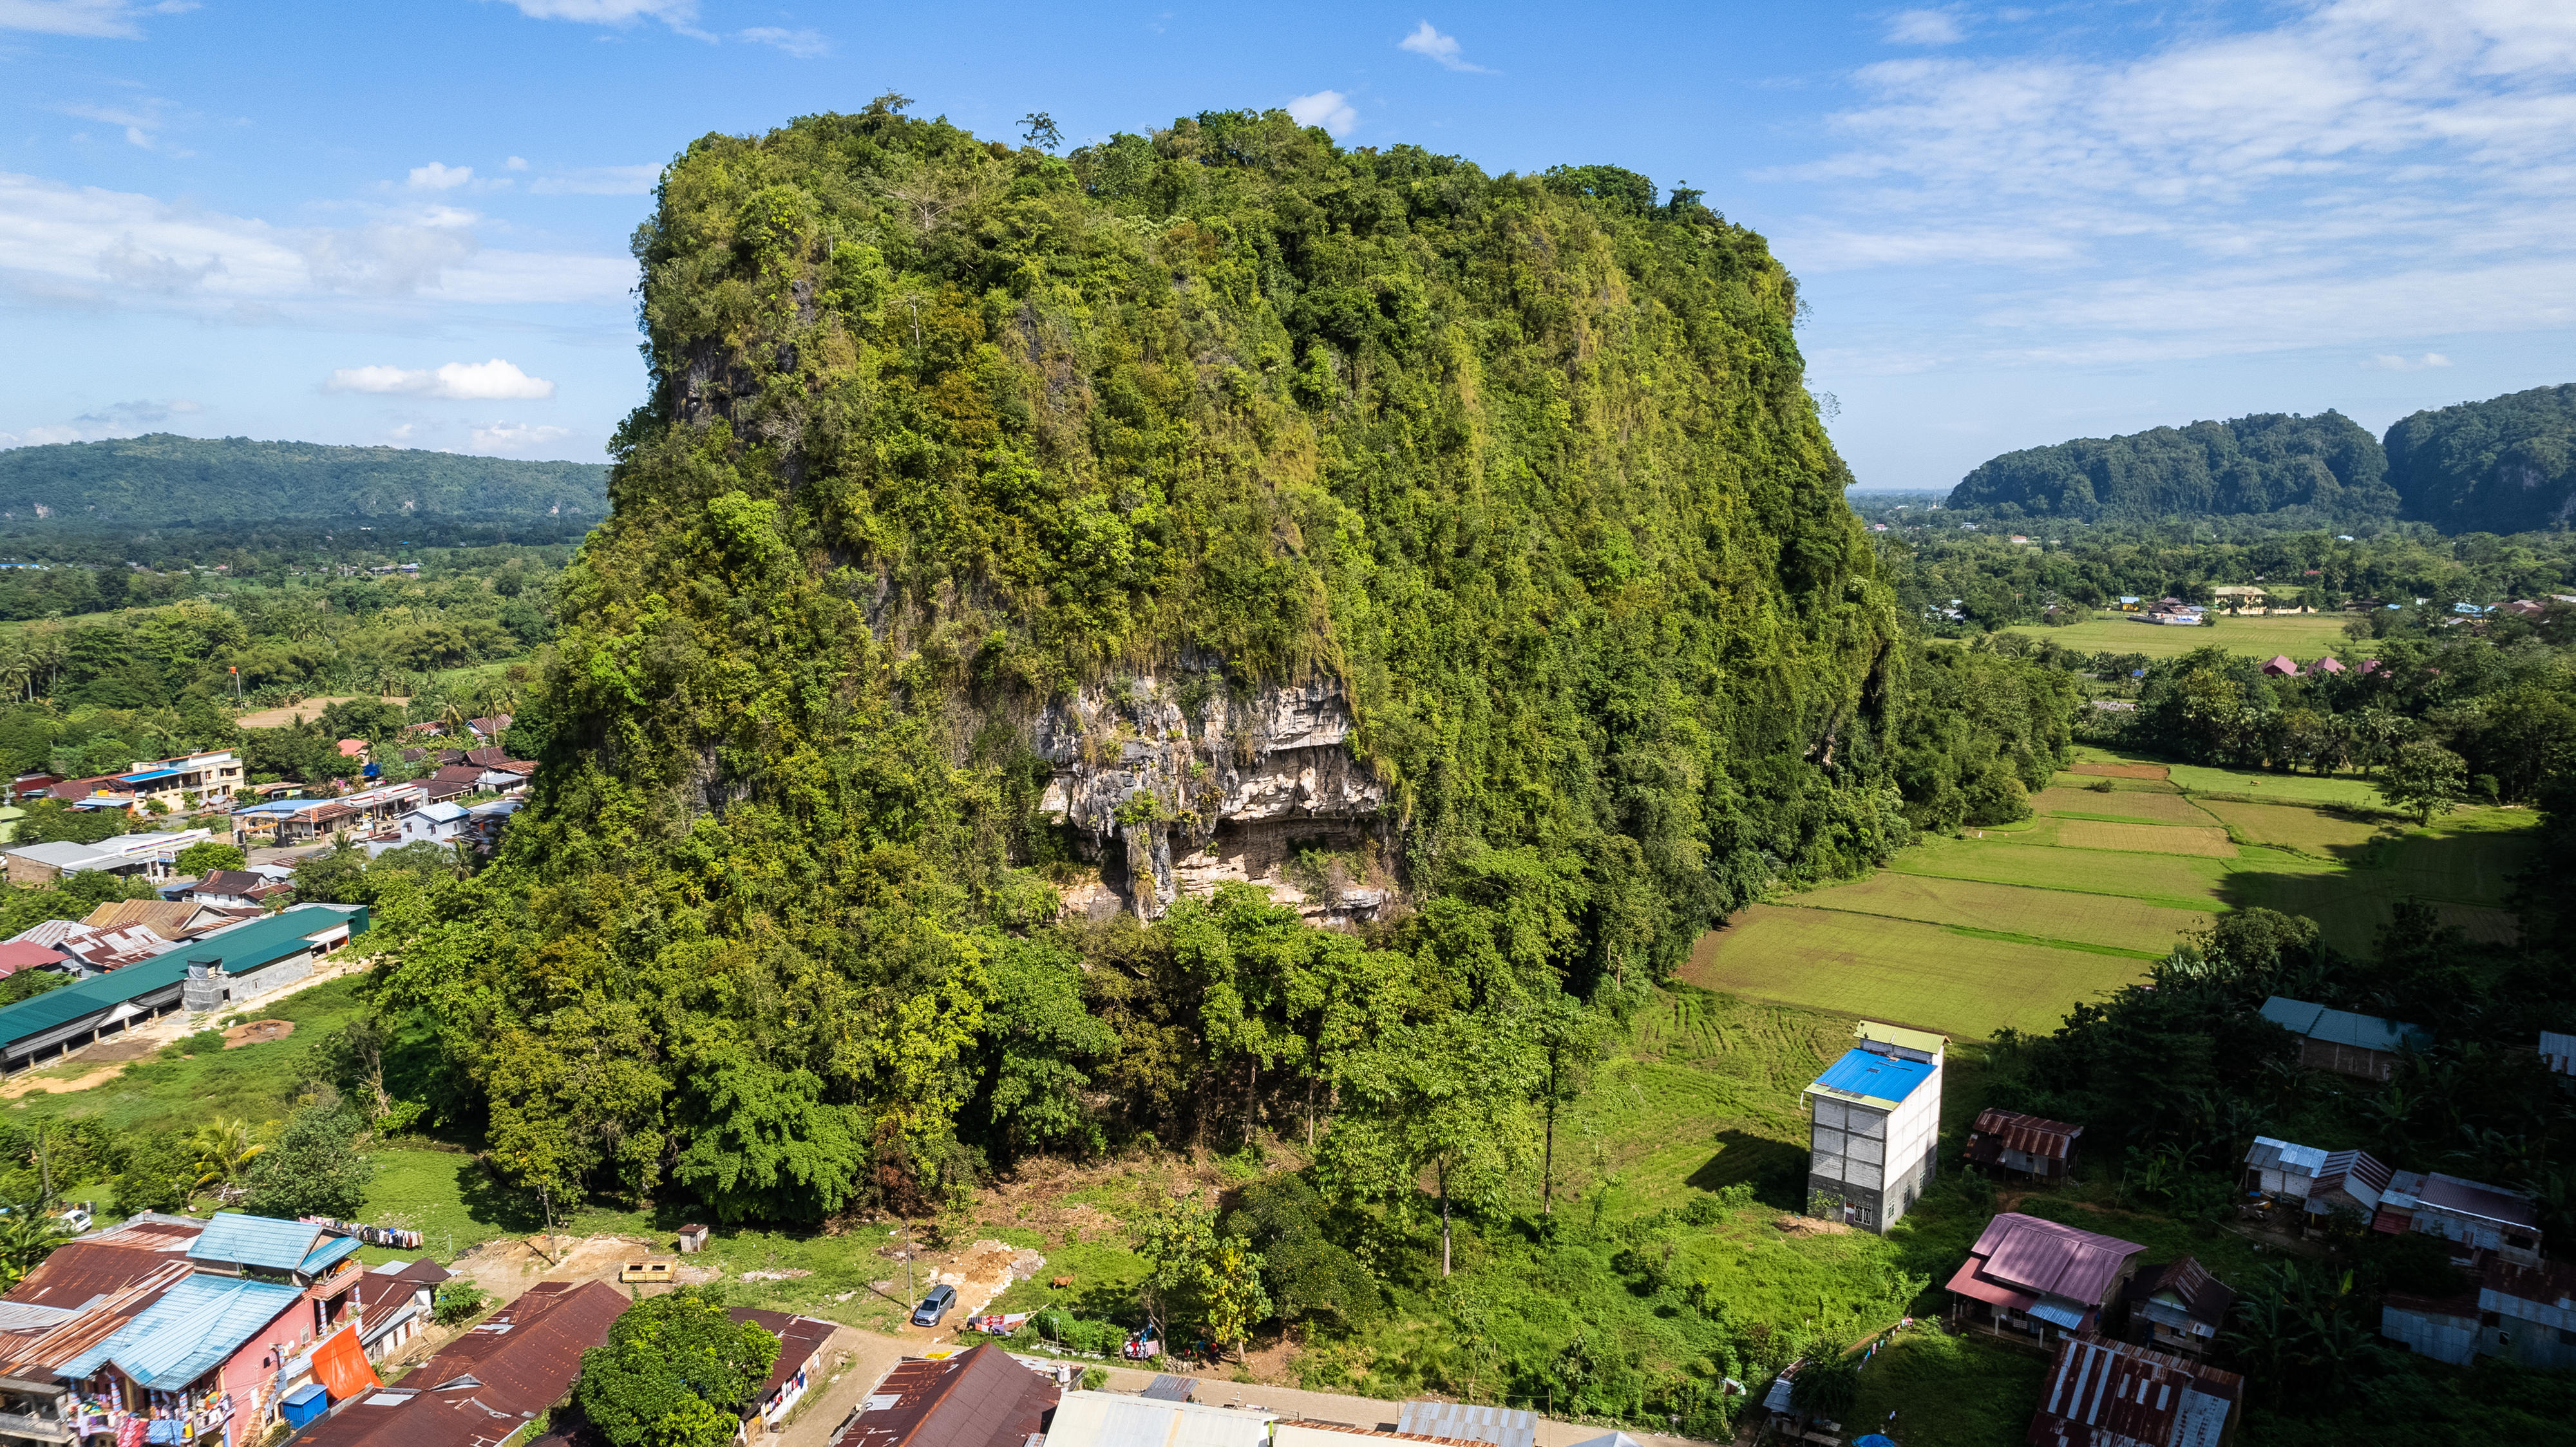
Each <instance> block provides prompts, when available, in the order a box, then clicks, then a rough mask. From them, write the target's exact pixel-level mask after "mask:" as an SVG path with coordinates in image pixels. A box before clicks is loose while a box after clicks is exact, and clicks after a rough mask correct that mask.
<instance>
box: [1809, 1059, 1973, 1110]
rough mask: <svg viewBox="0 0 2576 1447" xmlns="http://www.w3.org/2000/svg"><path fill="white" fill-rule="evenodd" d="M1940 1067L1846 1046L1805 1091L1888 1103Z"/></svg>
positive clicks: (1901, 1096) (1901, 1097)
mask: <svg viewBox="0 0 2576 1447" xmlns="http://www.w3.org/2000/svg"><path fill="white" fill-rule="evenodd" d="M1939 1068H1940V1067H1939V1066H1936V1065H1928V1064H1926V1063H1924V1062H1923V1061H1920V1060H1898V1059H1895V1058H1894V1057H1891V1056H1886V1055H1877V1054H1873V1053H1871V1052H1869V1051H1867V1050H1847V1051H1845V1052H1843V1058H1842V1059H1840V1060H1837V1061H1835V1062H1834V1063H1833V1064H1831V1065H1828V1066H1826V1067H1825V1073H1824V1074H1822V1075H1819V1076H1817V1077H1816V1083H1815V1084H1813V1085H1810V1086H1808V1087H1807V1089H1808V1090H1809V1091H1822V1092H1824V1093H1826V1094H1828V1095H1841V1096H1850V1097H1853V1098H1856V1099H1867V1100H1884V1101H1887V1102H1889V1103H1891V1104H1893V1103H1895V1102H1897V1101H1901V1100H1903V1099H1905V1098H1906V1097H1907V1096H1909V1095H1912V1094H1913V1093H1914V1091H1915V1089H1916V1087H1918V1086H1920V1085H1922V1084H1923V1082H1925V1081H1927V1080H1930V1079H1931V1078H1932V1073H1933V1072H1934V1071H1935V1070H1938V1069H1939Z"/></svg>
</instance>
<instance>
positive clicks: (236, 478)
mask: <svg viewBox="0 0 2576 1447" xmlns="http://www.w3.org/2000/svg"><path fill="white" fill-rule="evenodd" d="M606 482H607V469H606V468H604V467H602V466H599V465H598V464H596V463H587V462H513V461H507V460H504V459H501V458H493V457H467V456H464V455H462V454H459V453H453V452H423V451H419V450H417V449H412V448H399V447H331V446H324V445H322V444H319V443H311V442H254V441H252V440H251V439H249V438H247V437H225V438H202V437H179V436H174V435H172V434H170V433H166V432H156V433H153V434H151V435H149V436H145V437H128V438H120V439H118V440H116V441H112V442H60V443H53V444H49V445H46V446H42V447H13V448H9V449H7V450H0V519H5V520H6V521H7V523H8V524H9V528H10V531H11V532H13V533H17V534H20V535H27V534H31V533H32V534H38V535H41V533H42V532H43V531H44V529H42V528H41V527H37V526H34V525H36V524H40V523H43V522H47V521H50V522H52V523H53V524H54V525H55V526H56V527H58V528H62V529H65V530H72V529H95V528H99V527H115V528H153V527H172V526H176V527H187V526H190V525H192V524H194V525H220V526H222V527H225V528H240V527H242V526H243V525H244V524H252V523H261V522H273V521H299V520H316V521H318V520H325V519H328V520H334V521H338V522H342V523H345V524H348V525H352V526H354V525H356V524H359V523H368V522H372V523H380V524H385V525H389V526H390V525H399V524H407V523H409V522H410V521H411V520H413V519H420V520H422V521H443V520H458V521H467V522H472V523H476V524H489V523H493V522H511V521H529V522H540V521H544V520H547V519H560V518H564V517H567V516H570V517H575V518H579V519H581V520H583V521H585V522H590V521H596V520H597V519H598V517H599V515H600V514H602V513H604V512H605V511H607V503H606V496H605V484H606Z"/></svg>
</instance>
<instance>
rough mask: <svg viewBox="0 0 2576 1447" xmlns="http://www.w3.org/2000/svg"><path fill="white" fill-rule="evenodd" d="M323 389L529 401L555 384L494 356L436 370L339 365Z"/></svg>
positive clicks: (549, 391)
mask: <svg viewBox="0 0 2576 1447" xmlns="http://www.w3.org/2000/svg"><path fill="white" fill-rule="evenodd" d="M322 390H323V391H325V392H375V393H406V394H409V395H412V396H418V397H447V398H451V399H454V400H457V401H464V402H501V401H529V400H536V399H542V398H546V397H551V396H553V395H554V394H555V384H554V383H552V382H549V381H547V380H545V379H544V378H542V377H531V376H529V375H528V374H527V373H525V372H522V371H520V370H519V369H518V368H517V367H515V366H513V365H511V364H510V363H508V362H505V361H503V360H501V359H500V358H499V357H494V358H493V359H492V360H490V361H488V362H450V363H448V364H447V365H445V366H443V367H440V368H438V369H437V370H435V371H430V370H426V369H424V370H420V371H406V370H404V369H403V368H400V367H342V368H341V369H340V370H338V371H336V372H333V373H332V374H331V379H330V380H329V381H327V382H324V383H323V384H322Z"/></svg>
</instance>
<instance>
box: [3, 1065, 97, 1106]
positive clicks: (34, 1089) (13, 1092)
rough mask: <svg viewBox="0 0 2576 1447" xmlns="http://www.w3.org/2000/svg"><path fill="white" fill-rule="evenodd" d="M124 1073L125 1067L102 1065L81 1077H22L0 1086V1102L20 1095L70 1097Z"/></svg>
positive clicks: (14, 1098)
mask: <svg viewBox="0 0 2576 1447" xmlns="http://www.w3.org/2000/svg"><path fill="white" fill-rule="evenodd" d="M124 1073H125V1066H124V1065H122V1064H117V1065H102V1066H100V1067H99V1068H98V1069H96V1070H92V1071H88V1072H86V1073H84V1074H81V1075H57V1076H54V1077H52V1078H50V1079H49V1078H47V1077H44V1076H41V1075H22V1076H20V1077H18V1078H17V1079H16V1080H13V1081H10V1082H9V1083H8V1084H7V1085H0V1100H16V1099H17V1098H18V1097H20V1096H22V1095H70V1094H73V1093H74V1092H76V1091H83V1090H87V1089H89V1088H91V1087H92V1086H97V1085H105V1084H107V1083H108V1082H109V1081H111V1080H114V1079H115V1078H116V1077H118V1076H120V1075H123V1074H124Z"/></svg>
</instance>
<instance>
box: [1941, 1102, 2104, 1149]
mask: <svg viewBox="0 0 2576 1447" xmlns="http://www.w3.org/2000/svg"><path fill="white" fill-rule="evenodd" d="M1968 1130H1969V1133H1970V1134H1971V1135H1973V1136H1984V1137H1987V1138H1989V1139H1991V1140H1993V1141H1995V1142H1996V1143H1997V1144H1998V1145H2000V1146H2001V1147H2002V1148H2003V1149H2005V1150H2008V1151H2020V1152H2021V1153H2022V1154H2024V1155H2029V1156H2045V1157H2047V1158H2048V1159H2050V1160H2053V1161H2062V1160H2064V1159H2066V1157H2067V1156H2068V1154H2070V1153H2071V1152H2072V1151H2073V1150H2074V1149H2075V1138H2076V1137H2078V1136H2080V1135H2082V1134H2084V1127H2082V1126H2080V1125H2070V1124H2068V1123H2067V1122H2065V1121H2062V1120H2049V1119H2047V1118H2046V1117H2043V1116H2036V1115H2024V1114H2022V1113H2021V1112H2020V1111H2017V1110H1996V1109H1993V1108H1991V1107H1989V1108H1988V1109H1985V1110H1981V1111H1979V1112H1977V1120H1976V1123H1975V1124H1974V1125H1972V1126H1970V1127H1969V1128H1968Z"/></svg>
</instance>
